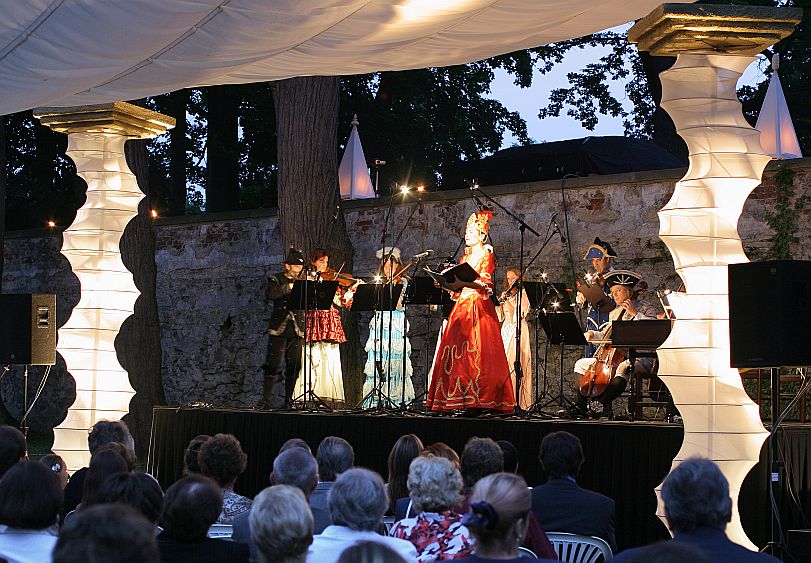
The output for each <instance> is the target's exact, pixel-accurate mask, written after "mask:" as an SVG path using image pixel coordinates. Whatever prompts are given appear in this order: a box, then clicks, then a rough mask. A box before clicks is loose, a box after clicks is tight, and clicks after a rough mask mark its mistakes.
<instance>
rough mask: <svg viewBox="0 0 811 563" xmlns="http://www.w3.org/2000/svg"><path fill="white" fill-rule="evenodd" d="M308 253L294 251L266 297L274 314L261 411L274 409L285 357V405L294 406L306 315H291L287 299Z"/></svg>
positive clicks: (270, 331)
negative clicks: (272, 401)
mask: <svg viewBox="0 0 811 563" xmlns="http://www.w3.org/2000/svg"><path fill="white" fill-rule="evenodd" d="M304 264H305V260H304V253H303V252H302V251H301V250H298V249H296V248H292V247H291V248H290V250H288V251H287V256H286V257H285V259H284V262H283V264H282V266H283V267H284V271H283V272H279V273H278V274H275V275H273V276H270V277H269V278H268V285H267V290H266V292H265V295H266V296H267V298H268V299H270V300H271V301H273V312H272V313H271V315H270V326H269V328H268V335H269V338H268V350H267V357H266V359H265V363H264V365H262V370H263V371H264V372H265V381H264V385H263V386H262V400H261V401H259V403H258V404H257V405H256V406H257V408H268V407H269V406H270V395H271V392H272V391H273V386H274V384H275V383H276V380H277V373H276V372H277V371H278V369H279V364H280V363H281V361H282V356H284V359H285V362H284V397H285V405H288V404H290V401H291V399H292V397H293V389H294V388H295V385H296V378H297V377H298V372H299V370H300V369H301V350H302V347H303V345H304V313H303V312H302V311H291V310H290V309H288V307H287V299H288V297H289V295H290V291H291V290H292V289H293V281H294V280H295V279H296V278H297V277H298V276H299V275H300V274H301V270H302V269H303V268H304Z"/></svg>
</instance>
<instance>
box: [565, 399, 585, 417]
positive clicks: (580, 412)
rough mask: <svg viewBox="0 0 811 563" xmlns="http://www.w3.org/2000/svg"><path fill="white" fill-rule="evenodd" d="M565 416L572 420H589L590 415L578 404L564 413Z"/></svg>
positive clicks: (572, 405)
mask: <svg viewBox="0 0 811 563" xmlns="http://www.w3.org/2000/svg"><path fill="white" fill-rule="evenodd" d="M564 415H565V416H566V417H567V418H572V419H575V420H579V419H581V418H587V417H588V415H589V411H588V410H584V409H582V408H580V407H579V406H578V405H577V404H575V403H572V404H571V405H569V406H568V408H567V409H566V410H565V411H564Z"/></svg>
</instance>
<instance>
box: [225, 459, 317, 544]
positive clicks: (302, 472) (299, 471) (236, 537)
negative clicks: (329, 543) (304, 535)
mask: <svg viewBox="0 0 811 563" xmlns="http://www.w3.org/2000/svg"><path fill="white" fill-rule="evenodd" d="M317 483H318V464H317V463H316V461H315V458H314V457H313V454H311V453H310V452H309V450H305V449H302V448H297V447H294V448H291V449H288V450H286V451H283V452H280V453H279V455H277V456H276V459H274V460H273V472H272V473H271V474H270V484H271V485H290V486H291V487H296V488H297V489H299V490H300V491H301V492H302V493H303V494H304V497H305V498H306V499H307V502H309V500H310V494H311V493H312V492H313V489H314V488H315V486H316V484H317ZM250 514H251V513H250V512H245V513H243V514H238V515H237V516H234V527H233V535H232V536H231V539H232V540H233V541H237V542H242V543H247V544H249V546H250V548H251V560H256V546H255V545H253V543H252V542H251V541H250V540H251V530H250V526H249V517H250ZM311 514H312V518H313V533H315V534H320V533H321V532H323V531H324V529H325V528H326V527H327V526H329V525H330V524H332V519H331V518H330V515H329V512H327V511H326V510H321V509H320V508H313V509H312V511H311Z"/></svg>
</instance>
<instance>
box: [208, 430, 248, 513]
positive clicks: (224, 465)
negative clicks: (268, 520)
mask: <svg viewBox="0 0 811 563" xmlns="http://www.w3.org/2000/svg"><path fill="white" fill-rule="evenodd" d="M198 459H199V462H200V472H201V473H202V474H203V475H205V476H206V477H211V478H212V479H214V480H215V481H216V482H217V483H218V484H219V485H220V487H222V490H223V505H222V513H221V514H220V516H219V518H217V523H219V524H232V523H233V521H234V516H236V515H237V514H242V513H243V512H248V511H249V510H250V509H251V499H249V498H247V497H244V496H242V495H239V494H237V493H235V492H234V485H235V484H236V482H237V477H239V476H240V475H242V473H243V472H244V471H245V468H246V467H247V464H248V456H246V455H245V453H244V452H243V451H242V446H240V444H239V440H237V439H236V437H234V435H233V434H215V435H214V436H212V437H211V438H210V439H208V440H206V442H205V443H203V445H202V446H200V454H199V457H198Z"/></svg>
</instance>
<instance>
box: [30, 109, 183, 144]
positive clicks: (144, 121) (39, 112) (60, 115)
mask: <svg viewBox="0 0 811 563" xmlns="http://www.w3.org/2000/svg"><path fill="white" fill-rule="evenodd" d="M34 117H36V118H37V119H39V120H40V122H41V123H42V124H43V125H46V126H48V127H50V128H51V129H53V130H54V131H58V132H59V133H108V134H111V135H121V136H123V137H132V138H136V139H149V138H152V137H157V136H158V135H161V134H163V133H165V132H166V131H167V130H169V129H171V128H172V127H174V126H175V119H174V118H173V117H169V116H167V115H163V114H161V113H158V112H156V111H152V110H149V109H145V108H142V107H139V106H136V105H133V104H128V103H127V102H113V103H110V104H96V105H90V106H73V107H41V108H35V109H34Z"/></svg>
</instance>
